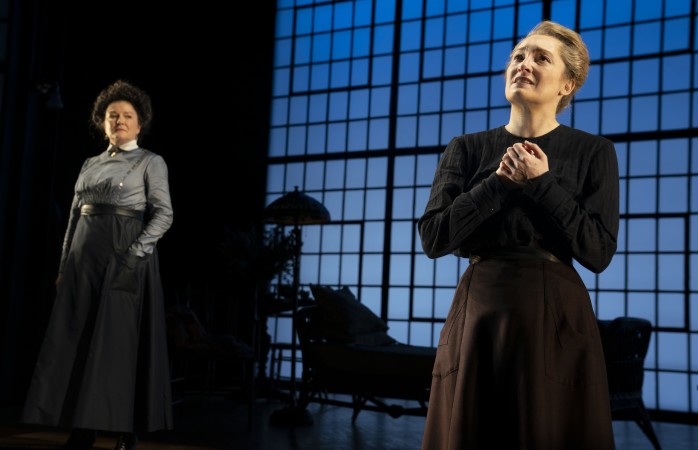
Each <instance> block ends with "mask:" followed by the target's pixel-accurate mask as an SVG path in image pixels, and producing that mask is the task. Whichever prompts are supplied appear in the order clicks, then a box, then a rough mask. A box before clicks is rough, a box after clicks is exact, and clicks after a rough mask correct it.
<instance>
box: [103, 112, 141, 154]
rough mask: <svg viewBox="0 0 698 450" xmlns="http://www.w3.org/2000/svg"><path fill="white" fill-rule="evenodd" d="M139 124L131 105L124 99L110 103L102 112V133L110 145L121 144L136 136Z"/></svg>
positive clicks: (139, 128)
mask: <svg viewBox="0 0 698 450" xmlns="http://www.w3.org/2000/svg"><path fill="white" fill-rule="evenodd" d="M140 132H141V125H140V124H139V123H138V113H137V112H136V110H135V109H134V108H133V105H132V104H131V103H129V102H126V101H118V102H114V103H110V104H109V106H107V110H106V111H105V113H104V133H105V134H106V135H107V138H108V139H109V143H111V144H112V145H117V146H119V145H123V144H125V143H127V142H129V141H132V140H134V139H137V138H138V133H140Z"/></svg>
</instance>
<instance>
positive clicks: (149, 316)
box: [22, 215, 172, 432]
mask: <svg viewBox="0 0 698 450" xmlns="http://www.w3.org/2000/svg"><path fill="white" fill-rule="evenodd" d="M142 229H143V222H141V221H140V220H137V219H133V218H129V217H124V216H117V215H92V216H81V217H80V219H79V221H78V224H77V227H76V230H75V235H74V238H73V242H72V246H71V250H70V254H69V256H68V259H67V262H66V264H65V266H64V269H63V276H62V282H61V284H60V286H59V288H58V292H57V295H56V299H55V303H54V305H53V309H52V312H51V317H50V320H49V325H48V329H47V331H46V335H45V338H44V341H43V344H42V347H41V351H40V353H39V357H38V360H37V363H36V367H35V371H34V375H33V378H32V380H31V384H30V387H29V392H28V395H27V400H26V403H25V407H24V412H23V416H22V420H23V421H24V422H26V423H34V424H42V425H50V426H61V427H76V428H89V429H95V430H106V431H116V432H149V431H155V430H160V429H167V428H171V427H172V403H171V386H170V374H169V363H168V355H167V341H166V339H167V338H166V330H165V311H164V300H163V290H162V283H161V280H160V274H159V264H158V256H157V253H156V252H154V253H153V254H152V255H149V256H147V257H146V258H144V259H142V260H140V261H136V259H135V258H130V257H129V256H128V253H127V251H128V247H129V246H130V245H131V243H132V242H133V241H134V240H135V239H136V238H137V237H138V235H139V234H140V233H141V230H142Z"/></svg>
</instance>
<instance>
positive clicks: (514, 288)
mask: <svg viewBox="0 0 698 450" xmlns="http://www.w3.org/2000/svg"><path fill="white" fill-rule="evenodd" d="M432 375H433V379H432V385H431V394H430V398H429V409H428V413H427V420H426V427H425V430H424V437H423V440H422V450H442V449H443V450H446V449H448V450H460V449H495V448H496V449H500V448H501V449H535V450H547V449H549V450H557V449H564V450H570V449H592V448H593V449H595V450H605V449H613V448H614V442H613V429H612V426H611V411H610V402H609V398H608V383H607V380H606V367H605V363H604V357H603V348H602V346H601V339H600V336H599V330H598V325H597V322H596V317H595V315H594V312H593V310H592V308H591V302H590V299H589V294H588V292H587V289H586V288H585V286H584V284H583V282H582V280H581V279H580V277H579V275H578V274H577V272H576V271H575V270H574V269H573V268H572V267H570V266H568V265H566V264H562V263H556V262H548V261H503V260H483V261H481V262H477V263H474V264H471V265H470V267H468V269H467V270H466V272H465V273H464V274H463V276H462V277H461V280H460V282H459V284H458V287H457V289H456V293H455V297H454V299H453V304H452V305H451V309H450V311H449V313H448V317H447V318H446V322H445V324H444V327H443V330H442V331H441V336H440V339H439V346H438V349H437V353H436V360H435V363H434V370H433V373H432Z"/></svg>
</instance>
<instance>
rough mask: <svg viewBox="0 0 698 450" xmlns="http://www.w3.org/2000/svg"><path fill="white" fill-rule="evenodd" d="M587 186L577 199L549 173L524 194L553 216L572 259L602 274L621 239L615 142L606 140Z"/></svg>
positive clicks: (535, 181)
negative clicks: (619, 237)
mask: <svg viewBox="0 0 698 450" xmlns="http://www.w3.org/2000/svg"><path fill="white" fill-rule="evenodd" d="M583 183H584V184H583V189H582V194H581V195H580V197H579V198H577V199H575V198H573V197H572V196H571V195H570V194H569V193H568V192H567V191H565V190H564V189H563V188H562V187H561V186H560V185H559V184H558V183H557V182H556V181H555V178H554V176H553V175H552V174H551V173H550V172H546V173H545V174H543V175H541V176H540V177H538V178H536V179H535V180H533V181H532V182H531V183H530V185H529V186H527V187H526V188H524V195H527V196H529V197H530V198H531V199H532V200H533V201H534V202H535V203H536V204H537V205H539V207H540V208H541V209H542V211H543V212H544V213H545V214H547V215H549V216H550V218H551V219H552V222H553V224H554V226H556V227H557V229H558V230H559V231H560V234H561V236H562V239H563V241H564V242H565V243H566V244H567V245H568V246H569V251H570V252H571V254H572V257H574V258H575V259H576V260H577V261H579V263H580V264H581V265H583V266H584V267H586V268H587V269H589V270H591V271H592V272H595V273H600V272H602V271H603V270H604V269H605V268H606V267H608V265H609V264H610V263H611V259H612V258H613V255H614V254H615V252H616V247H617V238H618V222H619V175H618V159H617V156H616V152H615V147H614V146H613V143H611V142H610V141H605V144H603V145H602V146H601V147H600V148H599V150H598V151H597V152H595V154H594V155H593V156H592V158H591V161H590V164H589V169H588V171H587V173H586V177H585V179H584V181H583Z"/></svg>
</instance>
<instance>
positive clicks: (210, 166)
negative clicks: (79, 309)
mask: <svg viewBox="0 0 698 450" xmlns="http://www.w3.org/2000/svg"><path fill="white" fill-rule="evenodd" d="M273 3H274V2H266V1H265V2H241V3H225V2H223V3H215V4H211V3H205V4H202V6H201V8H200V9H195V8H196V7H195V6H193V5H190V4H188V5H186V6H182V7H181V8H180V7H177V6H175V5H174V4H167V5H166V7H165V5H164V4H162V3H161V2H159V3H158V4H159V5H163V7H162V8H159V7H158V6H157V4H156V2H139V3H138V4H137V5H136V4H133V5H131V4H128V3H127V4H118V5H117V4H114V3H108V2H95V3H94V4H90V5H87V6H85V5H81V6H80V8H81V9H80V10H78V9H77V6H76V5H74V4H73V3H72V2H68V1H64V0H63V1H54V0H33V1H19V0H14V1H12V2H11V5H10V7H11V10H10V11H11V20H10V24H9V30H10V31H9V39H8V63H7V66H6V68H5V83H6V85H5V92H4V94H5V95H4V97H2V102H3V117H2V122H0V127H1V128H0V132H1V133H2V134H1V141H0V218H1V220H0V355H1V356H0V358H1V359H0V408H7V409H11V410H12V409H13V408H14V409H17V408H18V407H19V406H21V403H22V402H23V399H24V393H25V390H26V387H27V385H28V382H29V377H30V376H31V373H32V370H33V365H34V362H35V359H36V354H37V352H38V348H39V346H40V344H41V339H42V338H43V333H44V330H45V327H46V321H47V318H48V314H49V312H50V308H51V304H52V300H53V295H54V286H53V280H54V279H55V277H56V270H57V267H58V260H59V256H60V247H61V242H62V239H63V233H64V231H65V226H66V223H67V214H68V208H69V206H70V201H71V198H72V194H73V183H74V182H75V179H76V177H77V174H78V171H79V169H80V167H81V165H82V162H83V161H84V159H85V158H87V157H89V156H92V155H94V154H96V153H99V152H100V151H102V150H103V149H104V148H105V143H104V142H103V140H102V139H101V137H100V136H98V135H96V134H95V133H93V132H92V131H91V130H90V128H89V124H88V119H89V115H90V110H91V106H92V102H93V100H94V98H95V97H96V96H97V94H98V93H99V91H100V90H101V89H102V88H104V87H105V86H106V85H108V84H109V83H111V82H113V81H115V80H117V79H119V78H121V79H126V80H129V81H131V82H133V83H134V84H136V85H138V86H140V87H141V88H143V89H144V90H145V91H147V92H148V93H149V94H150V95H151V98H152V101H153V109H154V120H153V124H152V129H151V132H150V134H149V135H148V136H146V137H145V138H144V139H143V146H144V147H145V148H148V149H150V150H152V151H154V152H156V153H159V154H161V155H163V157H164V158H165V160H166V162H167V164H168V167H169V176H170V185H171V186H170V188H171V194H172V200H173V207H174V224H173V226H172V228H171V229H170V230H169V232H168V233H167V234H166V235H165V237H164V238H163V239H162V240H161V241H160V243H159V244H158V250H159V252H160V261H161V271H162V277H163V285H164V288H165V293H166V296H167V298H168V299H169V300H168V301H170V302H176V301H182V298H181V297H182V296H181V292H183V291H184V290H185V288H186V286H192V285H193V286H206V287H207V289H210V290H211V291H217V292H224V293H223V294H222V295H221V296H222V298H223V300H222V301H223V302H228V303H230V304H231V305H232V306H230V305H228V306H225V308H227V310H224V311H222V314H214V315H213V316H214V317H218V322H217V323H213V324H211V325H212V326H214V328H215V327H217V328H215V329H218V330H219V331H220V332H227V331H236V330H237V331H239V329H240V327H241V323H243V324H244V323H247V322H248V320H247V317H246V316H247V315H248V314H250V311H249V305H247V304H246V303H245V302H244V299H245V298H247V297H249V296H250V295H251V293H249V292H245V291H240V290H237V291H236V290H235V287H231V286H229V283H227V279H228V273H227V267H226V261H225V260H223V259H222V258H221V255H220V251H219V244H220V241H221V240H222V232H223V231H222V230H223V227H225V226H232V227H243V228H247V227H248V226H249V225H250V224H257V223H259V220H260V217H261V211H262V209H263V207H264V188H265V184H266V179H265V178H266V168H265V164H266V148H267V142H268V123H269V109H270V102H271V77H272V51H273V35H274V12H275V10H274V6H273ZM243 29H244V30H251V31H243ZM56 87H58V89H59V91H58V92H57V91H56ZM57 94H60V96H59V95H57ZM58 98H60V99H61V100H62V105H61V104H58V103H57V102H56V100H57V99H58ZM240 305H242V306H240ZM213 307H217V308H219V309H220V307H221V306H220V305H213ZM232 322H236V323H232ZM243 327H244V325H243Z"/></svg>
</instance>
